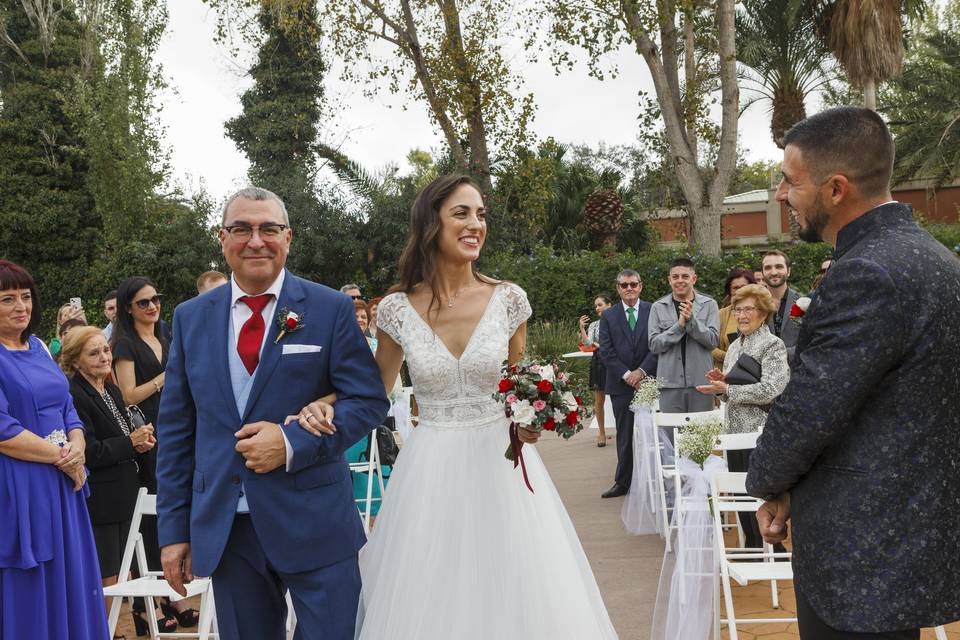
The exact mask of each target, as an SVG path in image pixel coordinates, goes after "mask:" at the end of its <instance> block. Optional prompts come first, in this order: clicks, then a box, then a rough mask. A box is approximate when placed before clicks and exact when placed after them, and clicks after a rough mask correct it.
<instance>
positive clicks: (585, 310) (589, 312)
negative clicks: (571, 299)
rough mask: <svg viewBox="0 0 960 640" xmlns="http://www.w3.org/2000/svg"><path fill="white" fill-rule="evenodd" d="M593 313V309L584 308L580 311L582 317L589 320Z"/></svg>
mask: <svg viewBox="0 0 960 640" xmlns="http://www.w3.org/2000/svg"><path fill="white" fill-rule="evenodd" d="M593 313H594V310H593V309H591V308H590V307H583V308H581V309H580V315H581V316H587V317H588V318H589V317H591V316H593Z"/></svg>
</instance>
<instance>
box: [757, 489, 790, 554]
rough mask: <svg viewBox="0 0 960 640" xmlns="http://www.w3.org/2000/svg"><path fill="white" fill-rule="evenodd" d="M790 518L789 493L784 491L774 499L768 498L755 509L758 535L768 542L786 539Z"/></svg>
mask: <svg viewBox="0 0 960 640" xmlns="http://www.w3.org/2000/svg"><path fill="white" fill-rule="evenodd" d="M788 520H790V494H789V493H784V494H782V495H780V496H779V497H778V498H777V499H776V500H769V501H767V502H764V503H763V504H762V505H760V508H759V509H757V523H759V525H760V535H761V536H763V539H764V541H766V542H767V543H768V544H777V543H780V542H783V541H784V540H786V539H787V521H788Z"/></svg>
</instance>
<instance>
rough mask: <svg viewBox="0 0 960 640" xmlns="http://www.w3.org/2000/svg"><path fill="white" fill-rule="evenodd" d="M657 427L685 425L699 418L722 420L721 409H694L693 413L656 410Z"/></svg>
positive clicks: (699, 419)
mask: <svg viewBox="0 0 960 640" xmlns="http://www.w3.org/2000/svg"><path fill="white" fill-rule="evenodd" d="M654 419H655V420H656V423H657V426H658V427H685V426H687V425H688V424H690V423H691V422H700V421H701V420H721V421H722V420H723V409H714V410H713V411H695V412H693V413H663V412H662V411H657V412H656V413H655V414H654Z"/></svg>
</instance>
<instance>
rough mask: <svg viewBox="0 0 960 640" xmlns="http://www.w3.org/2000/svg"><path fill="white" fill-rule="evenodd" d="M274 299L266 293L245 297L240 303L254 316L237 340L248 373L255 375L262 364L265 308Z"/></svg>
mask: <svg viewBox="0 0 960 640" xmlns="http://www.w3.org/2000/svg"><path fill="white" fill-rule="evenodd" d="M272 298H273V295H272V294H269V293H265V294H263V295H262V296H243V297H242V298H240V302H243V303H244V304H246V305H247V306H248V307H250V310H251V311H253V315H252V316H250V318H248V319H247V321H246V322H244V323H243V326H242V327H240V337H239V338H238V339H237V353H239V354H240V360H241V361H242V362H243V364H244V366H245V367H246V368H247V373H249V374H250V375H253V372H254V371H255V370H256V368H257V363H258V362H260V345H261V344H263V331H264V329H265V326H264V323H263V308H264V307H265V306H267V303H268V302H270V300H271V299H272Z"/></svg>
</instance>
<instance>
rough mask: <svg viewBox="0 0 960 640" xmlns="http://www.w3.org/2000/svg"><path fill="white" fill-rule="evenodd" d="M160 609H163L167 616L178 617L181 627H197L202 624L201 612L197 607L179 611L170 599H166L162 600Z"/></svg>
mask: <svg viewBox="0 0 960 640" xmlns="http://www.w3.org/2000/svg"><path fill="white" fill-rule="evenodd" d="M160 610H161V611H163V615H165V616H167V617H173V618H176V620H177V624H179V625H180V626H181V627H195V626H197V625H198V624H200V612H199V611H197V610H196V609H184V610H183V611H177V609H176V607H174V606H173V603H171V602H170V600H169V599H167V600H166V601H163V600H161V601H160Z"/></svg>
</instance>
